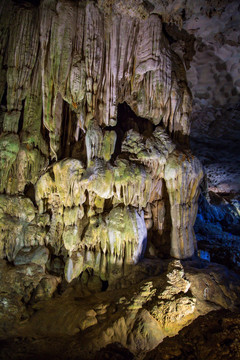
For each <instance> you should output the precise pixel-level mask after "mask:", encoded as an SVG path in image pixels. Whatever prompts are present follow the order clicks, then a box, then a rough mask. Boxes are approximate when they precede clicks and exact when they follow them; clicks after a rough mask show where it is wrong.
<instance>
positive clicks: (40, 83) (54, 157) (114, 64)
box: [0, 0, 203, 282]
mask: <svg viewBox="0 0 240 360" xmlns="http://www.w3.org/2000/svg"><path fill="white" fill-rule="evenodd" d="M106 5H107V2H106V3H105V2H99V3H98V4H97V3H94V2H91V1H89V2H86V3H82V2H78V1H67V0H59V1H42V2H41V4H39V6H38V5H37V4H35V3H34V2H33V3H32V4H31V3H29V2H25V1H23V2H20V3H19V4H17V3H15V2H14V3H11V2H10V4H9V3H7V2H4V3H3V5H2V6H1V8H0V16H1V19H2V20H1V34H2V37H3V40H4V41H3V45H4V47H5V52H4V48H3V49H2V57H1V59H0V60H1V61H2V69H1V82H0V85H1V89H0V94H1V99H2V107H1V111H2V112H1V119H2V120H1V128H0V130H1V135H0V149H1V154H0V166H1V167H0V171H1V173H0V175H1V180H0V181H1V183H0V191H1V192H2V193H3V195H1V199H0V201H1V203H2V204H3V207H1V221H2V224H3V225H2V232H1V242H0V244H1V245H0V249H1V257H2V258H5V257H7V259H8V260H9V261H14V263H15V265H17V264H20V263H22V262H24V261H25V262H26V263H28V262H30V261H32V262H34V261H35V260H33V259H34V258H36V257H37V258H38V255H36V254H35V253H34V251H36V252H38V251H40V252H41V250H39V249H43V246H45V247H46V246H47V247H48V249H49V250H50V256H49V260H48V263H47V266H48V267H49V268H50V269H51V268H54V264H53V263H54V261H56V257H59V259H60V260H59V261H60V262H62V261H63V263H65V270H64V273H65V278H66V279H67V281H69V282H70V281H72V280H73V279H74V278H76V277H78V276H79V275H80V274H81V273H82V272H83V271H85V270H86V269H88V268H91V269H92V270H93V271H94V273H95V275H96V276H99V277H100V278H101V280H102V281H106V280H110V278H111V276H112V275H111V274H113V273H114V271H113V269H114V268H115V272H116V273H119V276H121V275H122V273H123V272H124V271H125V272H126V271H127V265H130V264H134V263H137V262H138V261H139V260H140V259H141V258H142V257H143V255H144V252H145V250H146V248H147V247H148V252H149V253H150V254H151V255H153V256H159V255H160V256H169V255H170V254H171V256H173V257H176V258H188V257H191V256H192V255H193V254H194V253H195V251H196V243H195V236H194V232H193V225H194V221H195V216H196V206H197V205H196V204H197V197H198V195H199V191H198V185H199V183H200V182H201V179H202V177H203V170H202V167H201V164H200V162H199V161H198V160H197V159H195V158H194V157H193V156H192V155H191V154H190V152H189V151H188V150H186V149H184V150H180V148H179V149H177V147H176V144H178V143H181V142H183V141H184V140H185V139H186V137H187V136H188V135H189V131H190V125H189V115H190V111H191V95H190V92H189V89H188V87H187V84H186V79H185V72H184V68H183V65H182V63H181V61H180V59H179V58H178V57H177V55H176V54H175V53H174V52H173V51H172V50H171V47H170V44H169V41H168V39H167V38H166V36H165V35H164V31H163V28H162V26H163V25H162V21H161V18H160V16H159V15H157V14H150V9H147V8H146V6H145V5H144V4H142V3H141V4H139V7H137V8H136V7H135V6H130V7H128V6H127V7H126V5H124V3H123V2H119V1H117V2H115V3H113V4H112V5H111V6H112V10H111V11H108V10H107V9H106ZM131 8H132V11H130V9H131ZM141 9H142V10H141ZM144 9H145V10H144ZM11 18H13V19H14V21H10V19H11ZM29 198H30V199H31V201H30V199H29ZM8 202H9V204H12V205H10V207H12V206H13V204H15V206H16V208H18V207H22V206H23V209H24V210H23V213H24V211H25V209H26V211H28V209H27V208H28V207H29V209H30V208H31V209H32V211H33V216H32V217H31V218H29V217H24V216H23V214H21V215H18V214H15V213H13V212H12V211H10V210H6V206H5V205H4V204H5V203H8ZM18 202H19V203H18ZM155 235H157V237H156V240H154V236H155ZM147 238H148V240H149V243H148V245H147ZM151 238H152V239H153V240H152V245H151ZM149 244H150V245H149ZM29 247H34V248H33V249H31V248H29ZM46 251H47V250H46ZM16 256H17V257H16ZM44 258H45V257H44ZM24 259H25V260H24ZM36 261H38V260H36ZM39 261H40V260H39ZM43 263H45V260H42V264H43ZM60 269H62V266H61V267H60ZM60 269H59V271H60ZM61 271H62V270H61ZM59 275H61V276H62V275H63V273H59ZM116 278H117V276H116V274H115V273H114V275H113V279H114V280H116Z"/></svg>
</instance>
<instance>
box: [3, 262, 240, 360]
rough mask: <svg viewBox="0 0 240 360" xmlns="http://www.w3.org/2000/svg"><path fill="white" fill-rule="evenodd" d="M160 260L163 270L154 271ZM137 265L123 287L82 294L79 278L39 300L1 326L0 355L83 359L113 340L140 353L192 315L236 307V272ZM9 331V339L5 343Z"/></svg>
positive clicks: (204, 266)
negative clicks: (25, 314) (20, 318)
mask: <svg viewBox="0 0 240 360" xmlns="http://www.w3.org/2000/svg"><path fill="white" fill-rule="evenodd" d="M159 265H160V266H163V267H165V268H166V270H167V271H166V272H163V273H162V274H159V272H158V273H156V269H157V266H159ZM197 267H198V268H197ZM140 268H141V269H142V270H143V269H144V271H145V279H144V280H143V281H140V282H139V269H137V271H136V267H133V268H132V273H131V276H128V281H129V285H130V286H127V287H126V288H125V289H120V290H114V291H107V292H101V293H95V294H91V296H87V297H86V295H85V297H82V296H83V291H84V283H81V282H79V281H78V282H75V283H74V284H72V285H69V286H68V287H67V289H66V290H65V292H64V293H63V294H62V295H61V296H56V297H55V298H54V299H51V300H49V301H48V302H46V301H40V302H39V301H38V302H37V303H35V305H33V308H34V310H35V312H34V314H33V315H32V317H31V319H30V320H29V321H27V322H26V321H25V323H22V324H19V323H18V322H16V323H15V327H14V328H13V329H12V328H11V327H10V328H9V327H8V326H7V325H6V328H5V336H2V348H1V357H2V358H3V359H5V358H7V356H9V354H10V355H11V358H12V359H20V358H21V356H23V354H24V357H25V358H26V359H28V358H30V356H31V354H32V353H34V354H35V356H36V357H37V358H41V357H42V358H43V357H44V356H45V357H52V356H53V357H54V358H55V357H57V358H59V359H65V358H66V357H70V358H71V359H77V358H78V359H79V358H81V359H89V358H92V357H93V356H94V353H95V352H96V351H98V350H99V349H100V348H102V347H104V346H106V345H108V344H111V343H115V342H118V343H121V345H122V346H123V347H125V348H128V349H129V350H130V351H131V352H132V353H133V354H134V355H135V356H140V357H141V356H143V355H144V353H145V352H146V351H149V350H151V349H153V348H154V347H156V345H157V344H158V343H159V342H160V341H162V339H163V338H165V337H166V336H173V335H175V334H176V333H177V332H178V331H179V330H180V329H181V328H182V327H183V326H186V325H188V324H189V323H190V322H192V321H193V320H194V319H195V318H196V317H198V316H199V315H203V314H206V313H208V312H209V311H211V310H217V309H220V308H225V309H231V310H235V309H236V306H238V305H239V291H240V282H239V278H238V277H237V276H236V275H235V274H234V273H231V272H229V271H228V270H227V269H226V268H224V267H222V266H220V265H218V266H216V265H207V263H204V262H202V263H200V262H198V263H184V264H183V265H182V264H181V262H180V261H179V260H174V261H171V262H169V261H168V264H167V262H165V263H163V262H162V263H159V260H158V263H157V262H156V261H153V260H152V261H149V260H148V261H147V260H145V261H143V262H142V263H141V266H140ZM153 269H155V270H154V271H155V274H154V273H153ZM151 273H152V274H153V275H155V276H153V277H151V276H150V274H151ZM156 275H157V276H156ZM24 281H25V280H24ZM42 281H43V280H42ZM45 281H46V280H45ZM52 281H53V279H52ZM41 283H42V282H41ZM125 285H126V280H125ZM38 293H39V291H38V292H37V293H36V295H35V298H34V299H36V296H37V294H38ZM9 334H11V336H12V337H13V339H16V340H15V341H14V342H12V344H11V349H10V348H9V343H8V340H7V338H8V335H9ZM29 334H30V337H29ZM4 338H5V339H6V340H5V339H4ZM17 339H18V340H17ZM32 339H34V341H32ZM50 342H51V344H52V345H51V346H49V343H50ZM13 349H16V350H17V351H13Z"/></svg>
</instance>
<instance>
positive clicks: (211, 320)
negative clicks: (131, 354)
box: [144, 310, 240, 360]
mask: <svg viewBox="0 0 240 360" xmlns="http://www.w3.org/2000/svg"><path fill="white" fill-rule="evenodd" d="M193 358H194V359H196V360H201V359H209V360H213V359H220V360H227V359H233V360H238V359H240V315H239V313H238V314H235V313H234V314H233V313H231V312H227V311H223V310H222V311H218V312H212V313H210V314H208V315H207V316H204V317H199V318H198V319H197V320H195V321H194V322H193V323H192V324H191V325H189V326H188V327H186V328H185V329H183V330H181V331H180V333H179V335H177V336H175V337H173V338H167V339H166V340H164V341H163V343H162V344H161V345H159V346H158V347H157V348H156V349H154V350H153V351H151V352H149V354H147V355H146V357H145V358H144V359H146V360H147V359H151V360H155V359H156V360H158V359H164V360H185V359H186V360H190V359H193Z"/></svg>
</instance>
